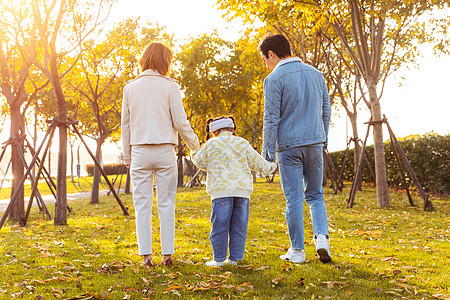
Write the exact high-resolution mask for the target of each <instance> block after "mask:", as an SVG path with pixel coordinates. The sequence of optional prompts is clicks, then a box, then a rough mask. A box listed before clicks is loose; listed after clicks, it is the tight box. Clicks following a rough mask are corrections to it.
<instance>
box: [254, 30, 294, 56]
mask: <svg viewBox="0 0 450 300" xmlns="http://www.w3.org/2000/svg"><path fill="white" fill-rule="evenodd" d="M258 50H259V51H261V53H262V54H264V56H265V57H269V50H272V51H273V52H274V53H275V54H276V55H277V56H278V57H279V58H285V57H290V56H291V47H290V46H289V41H288V40H287V39H286V37H285V36H284V35H282V34H275V35H273V34H271V35H268V36H267V37H266V38H265V39H264V40H263V41H262V42H261V44H259V46H258Z"/></svg>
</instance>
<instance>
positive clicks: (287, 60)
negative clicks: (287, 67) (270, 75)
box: [272, 57, 302, 72]
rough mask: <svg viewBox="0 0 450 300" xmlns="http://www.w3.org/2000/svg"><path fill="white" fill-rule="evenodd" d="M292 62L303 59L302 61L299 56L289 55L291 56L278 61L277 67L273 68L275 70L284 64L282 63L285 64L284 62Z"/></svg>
mask: <svg viewBox="0 0 450 300" xmlns="http://www.w3.org/2000/svg"><path fill="white" fill-rule="evenodd" d="M290 62H302V61H301V60H300V58H298V57H289V58H285V59H282V60H280V61H279V62H278V63H277V65H276V66H275V68H274V69H273V71H275V70H276V69H277V68H278V67H280V66H282V65H284V64H288V63H290ZM273 71H272V72H273Z"/></svg>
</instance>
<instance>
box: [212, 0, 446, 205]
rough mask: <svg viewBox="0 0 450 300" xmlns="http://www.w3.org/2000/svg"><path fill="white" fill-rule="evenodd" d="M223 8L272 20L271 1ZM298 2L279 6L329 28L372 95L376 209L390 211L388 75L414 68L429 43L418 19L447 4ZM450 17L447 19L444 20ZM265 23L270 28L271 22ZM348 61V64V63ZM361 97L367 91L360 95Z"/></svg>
mask: <svg viewBox="0 0 450 300" xmlns="http://www.w3.org/2000/svg"><path fill="white" fill-rule="evenodd" d="M218 4H219V7H220V8H222V9H224V10H226V12H227V14H228V15H230V16H232V17H235V16H243V17H244V18H245V19H246V20H251V17H252V16H253V17H254V16H256V17H257V18H259V19H260V20H262V21H265V22H267V21H268V20H270V16H271V15H270V13H268V11H269V12H270V11H273V6H274V3H273V2H272V1H258V5H253V4H254V1H251V0H247V1H235V0H219V1H218ZM345 4H346V6H343V1H337V0H334V1H319V0H310V1H300V0H297V1H294V2H293V3H284V2H283V1H278V5H279V6H280V7H283V9H285V14H284V16H287V17H288V18H289V17H291V16H292V15H294V16H298V15H300V14H303V13H306V14H310V15H314V16H315V18H314V19H315V21H314V22H315V23H314V24H315V25H316V26H318V27H319V28H326V27H327V26H330V25H331V28H332V29H333V31H334V33H335V34H336V35H337V36H338V37H339V42H340V43H341V45H342V49H343V50H344V51H343V52H339V53H340V55H341V57H342V58H343V59H344V60H345V57H344V53H345V54H347V55H348V57H349V58H350V59H349V60H345V62H346V64H345V66H346V68H347V69H348V71H349V72H351V73H352V74H354V76H356V75H357V74H358V75H359V76H361V78H362V82H363V84H364V85H365V88H363V89H361V91H362V90H366V91H367V94H368V95H369V101H368V103H369V104H370V111H371V115H372V120H371V121H372V125H373V134H374V144H375V171H376V185H377V202H378V206H380V207H382V206H389V197H388V190H387V179H386V166H385V158H384V144H383V132H382V113H381V105H380V98H381V95H382V93H383V88H384V84H385V81H386V78H387V76H388V75H389V74H391V73H392V72H394V71H395V70H397V69H398V68H399V66H400V65H402V64H405V63H410V62H411V61H413V60H414V58H415V57H416V56H417V55H418V49H417V47H416V44H417V43H418V42H420V41H424V40H425V34H424V31H423V29H424V28H425V26H424V22H425V21H424V20H422V21H421V20H420V17H421V16H423V15H424V14H425V13H427V12H431V11H433V10H436V9H442V8H444V7H448V2H447V1H438V0H435V1H412V0H411V1H382V0H379V1H376V0H372V1H360V0H348V1H346V2H345ZM445 18H447V20H448V16H447V14H444V16H443V17H442V19H443V20H444V19H445ZM267 24H269V23H268V22H267ZM349 62H350V63H349ZM361 93H362V94H363V92H361Z"/></svg>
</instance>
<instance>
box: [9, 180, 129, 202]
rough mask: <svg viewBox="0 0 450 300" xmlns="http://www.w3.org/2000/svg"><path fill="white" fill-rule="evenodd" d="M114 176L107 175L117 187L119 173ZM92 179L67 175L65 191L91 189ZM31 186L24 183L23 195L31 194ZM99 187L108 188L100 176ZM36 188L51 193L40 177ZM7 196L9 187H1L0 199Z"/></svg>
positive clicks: (73, 191) (42, 193)
mask: <svg viewBox="0 0 450 300" xmlns="http://www.w3.org/2000/svg"><path fill="white" fill-rule="evenodd" d="M116 177H117V176H116V175H109V176H108V178H109V180H110V182H111V183H112V182H115V187H116V189H117V188H118V187H119V183H120V175H119V177H118V178H117V180H115V179H116ZM92 179H93V177H92V176H85V177H80V178H79V179H78V177H75V178H74V181H72V180H71V179H70V177H68V178H67V193H68V194H71V193H78V192H86V191H91V190H92ZM125 179H126V174H125V175H123V178H122V182H121V185H120V188H121V191H123V189H124V187H125ZM53 181H54V182H55V184H56V179H54V178H53ZM31 188H32V187H31V184H25V197H27V196H30V195H31ZM100 189H101V190H109V188H108V185H107V183H106V181H105V180H104V178H103V177H102V181H101V183H100ZM38 190H39V192H40V193H41V195H50V194H51V193H52V192H51V191H50V188H49V186H48V184H47V183H46V182H45V181H44V180H42V179H41V180H39V184H38ZM9 198H11V187H4V188H2V189H1V190H0V199H9Z"/></svg>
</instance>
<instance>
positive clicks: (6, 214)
mask: <svg viewBox="0 0 450 300" xmlns="http://www.w3.org/2000/svg"><path fill="white" fill-rule="evenodd" d="M54 126H56V123H55V122H52V123H51V124H50V127H49V129H48V130H47V133H46V134H45V136H44V140H43V141H42V143H41V145H40V146H39V149H38V150H37V151H36V154H35V156H33V159H32V160H31V163H30V165H29V167H28V169H27V170H26V172H25V174H24V175H23V176H22V179H21V180H20V182H19V184H18V186H21V185H23V184H24V182H25V180H26V178H27V177H28V174H29V173H30V172H31V169H32V168H34V164H35V163H36V157H37V156H38V155H39V153H40V152H41V149H42V146H43V145H44V143H45V141H46V140H47V138H48V135H49V133H50V131H51V130H53V127H54ZM19 192H20V191H19V189H16V191H15V192H14V194H13V195H12V197H11V201H10V202H9V204H8V207H6V210H5V212H4V214H3V217H2V219H1V220H0V229H1V228H2V227H3V225H4V224H5V222H6V218H7V217H8V215H9V213H10V212H11V209H12V206H13V205H14V202H15V201H16V199H17V197H18V196H19Z"/></svg>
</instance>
